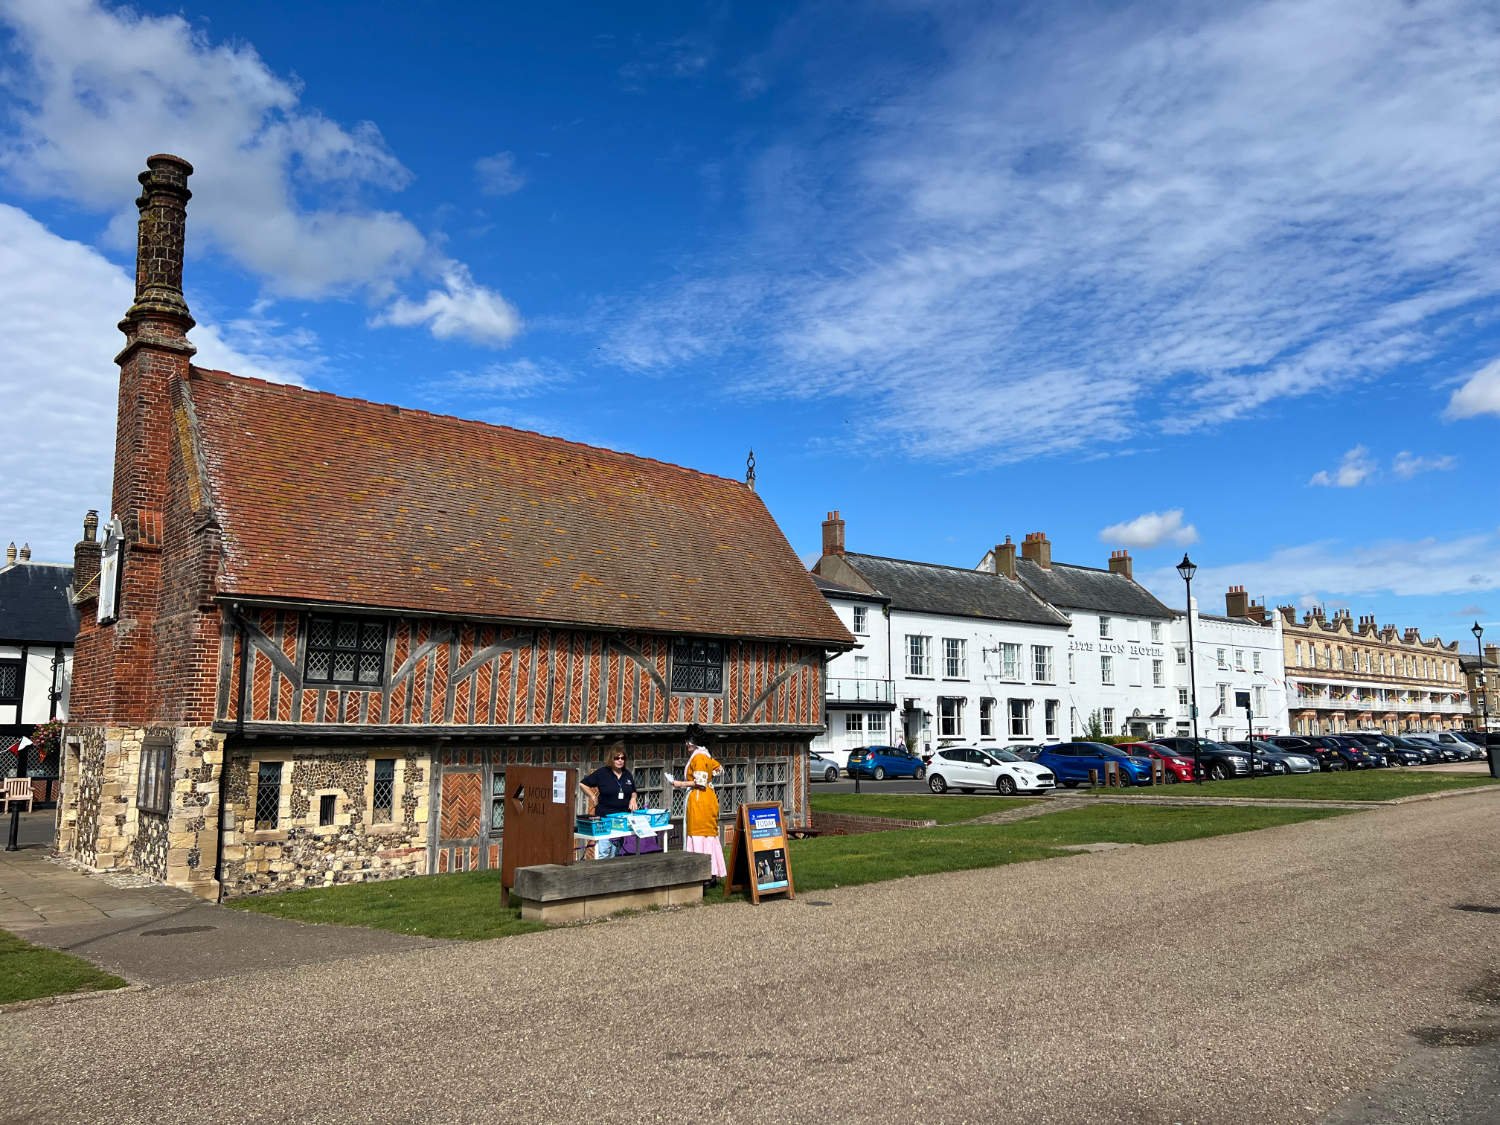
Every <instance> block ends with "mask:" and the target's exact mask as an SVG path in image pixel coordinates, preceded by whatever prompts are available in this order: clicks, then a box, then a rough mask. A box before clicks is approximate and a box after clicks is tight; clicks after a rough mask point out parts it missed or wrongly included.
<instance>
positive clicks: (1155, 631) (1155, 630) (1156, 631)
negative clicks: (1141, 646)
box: [1151, 621, 1161, 641]
mask: <svg viewBox="0 0 1500 1125" xmlns="http://www.w3.org/2000/svg"><path fill="white" fill-rule="evenodd" d="M1151 639H1152V640H1153V641H1160V640H1161V622H1160V621H1153V622H1151Z"/></svg>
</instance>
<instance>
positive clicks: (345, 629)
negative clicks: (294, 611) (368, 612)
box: [306, 617, 385, 687]
mask: <svg viewBox="0 0 1500 1125" xmlns="http://www.w3.org/2000/svg"><path fill="white" fill-rule="evenodd" d="M384 669H385V622H383V621H369V620H363V619H360V618H357V617H309V618H308V619H307V677H306V678H307V679H308V680H309V681H310V682H313V683H327V684H350V685H352V686H356V687H379V686H380V684H381V682H382V680H383V679H384Z"/></svg>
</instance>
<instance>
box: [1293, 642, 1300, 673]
mask: <svg viewBox="0 0 1500 1125" xmlns="http://www.w3.org/2000/svg"><path fill="white" fill-rule="evenodd" d="M1292 663H1293V664H1296V665H1297V666H1298V667H1299V668H1300V667H1301V666H1302V642H1301V641H1293V642H1292Z"/></svg>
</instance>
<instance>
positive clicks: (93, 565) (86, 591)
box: [73, 508, 104, 605]
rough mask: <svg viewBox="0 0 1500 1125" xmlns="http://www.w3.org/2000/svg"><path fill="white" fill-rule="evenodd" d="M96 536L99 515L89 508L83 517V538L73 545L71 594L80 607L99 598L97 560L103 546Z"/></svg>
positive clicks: (101, 553) (97, 533)
mask: <svg viewBox="0 0 1500 1125" xmlns="http://www.w3.org/2000/svg"><path fill="white" fill-rule="evenodd" d="M98 535H99V513H98V512H97V511H95V510H94V509H93V508H90V509H89V512H88V515H86V516H84V517H83V538H82V539H80V540H79V541H78V542H77V543H75V544H74V545H73V593H74V597H76V598H77V599H78V604H80V605H82V604H84V603H86V602H88V601H90V600H92V599H95V598H97V597H98V596H99V589H98V586H99V582H98V579H99V559H100V557H101V556H102V555H103V553H104V546H103V544H101V543H100V542H98Z"/></svg>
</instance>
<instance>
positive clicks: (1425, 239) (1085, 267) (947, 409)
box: [607, 0, 1500, 460]
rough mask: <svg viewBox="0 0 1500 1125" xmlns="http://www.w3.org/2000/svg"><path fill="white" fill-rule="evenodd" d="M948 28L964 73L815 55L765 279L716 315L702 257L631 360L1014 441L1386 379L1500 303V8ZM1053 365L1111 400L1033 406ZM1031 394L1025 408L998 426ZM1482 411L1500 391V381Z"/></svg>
mask: <svg viewBox="0 0 1500 1125" xmlns="http://www.w3.org/2000/svg"><path fill="white" fill-rule="evenodd" d="M976 11H977V12H980V13H982V14H980V15H976V14H975V13H976ZM827 18H828V19H829V20H834V19H835V18H836V17H834V16H831V15H830V16H828V17H827ZM870 18H871V19H877V18H891V17H890V16H889V9H886V10H885V16H884V17H882V16H881V15H880V14H879V13H877V14H876V15H872V16H871V17H870ZM895 18H905V16H904V15H898V16H897V17H895ZM924 19H929V20H931V21H932V26H936V27H938V28H939V29H940V34H941V36H942V47H943V49H944V50H943V53H942V57H943V59H944V60H945V61H944V63H943V64H942V65H941V66H939V67H936V68H934V69H932V70H929V71H923V72H911V73H903V74H901V75H900V76H899V77H893V76H892V75H891V72H890V68H889V60H888V59H885V58H872V59H870V60H868V67H867V69H866V70H865V71H863V72H861V73H858V74H856V76H855V77H853V78H850V77H849V76H848V73H847V68H846V67H840V68H828V69H829V70H831V71H833V73H824V72H822V71H819V72H818V73H816V74H811V73H808V74H803V75H801V77H803V78H804V79H805V80H806V81H808V82H809V83H810V84H811V89H810V95H809V100H810V101H813V102H814V103H815V104H819V105H822V106H826V107H827V116H826V118H823V119H819V120H817V121H815V122H813V123H811V124H809V126H808V127H807V129H806V134H805V137H804V138H801V139H800V140H799V138H795V137H794V138H784V139H782V140H781V141H780V142H779V143H778V144H777V145H776V146H775V147H774V148H772V149H769V150H767V151H766V152H765V153H764V154H763V156H762V158H761V160H760V162H759V164H758V166H757V167H756V168H755V170H754V171H753V173H752V174H751V176H750V177H749V183H748V185H747V189H748V192H749V201H750V213H751V214H752V216H753V221H752V223H751V224H750V225H749V227H748V228H747V229H746V230H745V232H744V237H743V239H742V240H741V241H740V242H739V243H738V244H736V245H735V246H734V247H733V248H732V250H731V251H730V252H728V253H726V254H725V255H724V256H723V257H722V258H721V259H720V262H719V265H721V266H722V267H723V268H722V269H721V270H720V271H718V272H719V276H720V277H730V278H733V279H734V287H735V289H736V291H737V292H739V293H740V294H742V295H744V299H743V300H742V301H740V302H738V303H737V304H736V305H733V306H731V307H730V309H729V310H727V311H726V309H725V308H724V307H722V306H720V305H717V304H716V303H715V302H716V298H717V287H716V285H715V282H716V280H717V278H716V277H715V276H713V271H712V270H711V269H709V270H705V269H704V268H703V267H702V266H701V265H695V266H694V267H692V269H691V271H690V272H689V275H688V276H686V277H685V278H684V279H683V282H682V284H681V286H680V288H679V289H678V290H677V291H676V292H673V293H668V294H665V295H658V296H656V297H653V298H649V299H647V300H646V301H645V302H643V304H642V306H641V307H640V308H639V309H637V310H636V314H635V315H634V316H631V317H627V318H624V320H623V321H621V322H618V323H616V324H614V325H613V326H612V328H611V332H610V337H609V345H610V347H609V349H607V351H608V354H614V355H616V356H618V357H621V358H623V359H625V361H626V362H628V363H630V364H631V365H633V366H637V367H641V366H656V367H671V366H675V365H679V364H685V363H690V362H692V361H693V360H694V359H696V358H698V357H699V356H702V355H711V354H716V353H718V352H721V351H724V350H727V349H739V350H741V351H743V352H744V354H745V356H746V357H747V359H748V366H749V367H751V368H753V369H754V370H753V373H752V374H751V375H750V376H748V377H747V379H746V385H747V387H754V388H758V389H759V390H760V391H761V392H762V393H770V394H776V395H784V396H792V397H796V396H805V395H807V394H809V393H818V394H822V395H848V396H851V397H856V398H859V399H861V400H864V401H865V402H867V403H869V404H871V406H872V409H871V413H874V414H877V415H879V416H881V417H883V418H886V419H888V422H887V425H888V426H889V427H890V428H891V429H893V430H894V431H896V432H897V433H898V434H899V435H900V436H901V438H902V441H903V444H904V445H906V446H907V448H908V449H912V450H921V451H923V452H926V453H934V454H938V455H947V456H954V457H958V456H963V457H971V456H973V455H975V454H976V453H983V454H984V455H985V456H986V457H988V458H991V459H994V460H1014V459H1017V458H1020V457H1029V456H1037V455H1051V454H1056V453H1059V452H1067V451H1071V450H1077V449H1080V448H1084V447H1087V446H1091V445H1094V444H1096V443H1097V442H1098V441H1099V440H1100V439H1101V437H1102V438H1103V439H1105V440H1108V439H1109V438H1110V437H1111V436H1112V435H1121V434H1126V433H1135V432H1140V430H1141V429H1142V428H1148V427H1153V428H1156V429H1157V430H1168V431H1179V432H1180V431H1184V430H1189V429H1194V428H1197V427H1201V426H1202V425H1204V424H1212V423H1216V422H1223V421H1226V420H1229V419H1232V418H1237V417H1241V416H1244V415H1246V414H1247V413H1249V412H1252V411H1254V410H1257V409H1258V408H1260V407H1262V406H1264V405H1265V404H1267V403H1270V402H1274V401H1276V400H1279V399H1285V398H1288V397H1293V396H1304V395H1310V394H1314V393H1320V392H1327V391H1331V390H1336V389H1339V388H1343V387H1347V386H1349V385H1352V384H1355V383H1358V382H1360V381H1364V380H1369V379H1372V378H1375V377H1377V376H1379V375H1381V374H1383V373H1386V372H1388V371H1390V370H1391V369H1392V368H1393V367H1395V366H1396V365H1398V364H1402V363H1409V362H1411V361H1413V360H1415V359H1418V358H1421V357H1424V356H1426V355H1427V354H1429V353H1430V352H1431V351H1432V349H1433V348H1434V347H1435V343H1434V341H1436V340H1438V339H1439V338H1440V337H1441V334H1442V332H1443V331H1444V329H1445V327H1446V326H1447V325H1449V324H1450V323H1451V322H1452V321H1453V320H1455V319H1456V318H1457V317H1459V316H1460V315H1462V314H1463V313H1464V312H1465V311H1467V310H1468V309H1469V308H1470V307H1473V306H1475V305H1483V304H1484V303H1487V302H1492V301H1493V300H1494V298H1495V297H1496V296H1497V295H1500V266H1497V264H1496V263H1495V261H1494V255H1493V254H1491V253H1490V252H1489V248H1490V247H1492V246H1493V245H1494V244H1495V242H1496V240H1497V238H1500V212H1497V211H1496V210H1495V208H1494V207H1493V205H1492V199H1491V197H1490V196H1491V193H1490V190H1489V187H1488V185H1490V184H1492V183H1493V182H1494V181H1495V179H1496V178H1497V177H1500V132H1497V131H1496V130H1495V129H1494V128H1493V121H1494V119H1495V117H1496V116H1497V115H1500V10H1497V9H1495V8H1494V7H1493V5H1490V4H1488V3H1484V2H1481V0H1432V2H1430V3H1426V4H1422V5H1411V4H1408V3H1405V2H1403V0H1295V2H1293V0H1261V2H1252V3H1247V4H1238V5H1217V4H1209V3H1192V2H1190V3H1188V4H1186V5H1166V6H1164V5H1136V6H1125V7H1123V8H1120V7H1118V6H1117V7H1116V8H1113V9H1111V10H1110V11H1108V12H1103V11H1099V10H1096V9H1094V8H1089V9H1087V11H1086V12H1085V11H1084V10H1082V9H1077V8H1076V7H1069V6H1066V5H1051V6H1046V7H1044V8H1037V9H1035V10H1034V11H1032V12H1031V14H1030V17H1029V18H1028V19H1027V20H1026V21H1017V20H1015V19H1013V18H1011V15H1010V14H1009V13H1001V11H1000V8H997V7H994V6H983V7H980V6H969V5H961V4H960V5H946V6H940V7H938V8H935V9H932V10H931V11H930V12H927V11H926V10H925V9H924ZM801 30H802V31H803V32H807V31H808V30H809V28H808V27H806V26H803V27H802V28H801ZM812 30H816V29H812ZM850 53H851V54H852V55H855V56H856V57H853V58H851V59H849V60H846V61H847V63H848V66H852V67H855V68H856V69H857V68H858V67H859V66H860V64H861V60H860V59H859V58H858V57H857V47H855V46H851V48H850ZM851 106H853V107H858V111H857V112H854V111H851V109H850V107H851ZM1414 294H1415V295H1414ZM744 309H753V310H755V313H756V315H754V316H737V315H729V314H732V313H734V312H735V311H737V310H744ZM1054 372H1065V373H1066V377H1067V380H1068V383H1069V384H1070V386H1073V387H1078V388H1082V389H1084V390H1086V391H1087V390H1089V389H1091V388H1095V387H1102V388H1105V389H1107V392H1108V397H1107V398H1106V399H1102V400H1085V401H1087V402H1088V407H1089V414H1090V417H1089V419H1088V424H1080V423H1079V422H1078V420H1077V419H1076V418H1075V417H1074V415H1073V414H1072V413H1071V412H1070V411H1068V410H1065V409H1053V410H1050V411H1049V410H1045V409H1044V410H1043V411H1042V412H1041V414H1040V415H1039V416H1038V417H1036V418H1033V417H1032V416H1031V415H1030V414H1029V413H1028V412H1029V411H1031V410H1032V409H1033V408H1034V407H1036V406H1037V405H1038V403H1039V400H1044V399H1045V395H1043V394H1039V393H1038V391H1037V387H1038V385H1039V384H1044V383H1045V380H1047V379H1048V378H1049V377H1050V376H1051V374H1052V373H1054ZM1492 384H1493V385H1492ZM1485 388H1488V390H1485V395H1490V396H1493V397H1485V396H1484V395H1481V394H1480V393H1479V392H1480V390H1484V389H1485ZM1057 397H1058V398H1062V397H1063V395H1062V393H1061V392H1060V393H1059V394H1058V396H1057ZM927 400H931V401H935V402H938V403H941V404H942V406H941V408H938V409H932V410H924V409H922V408H921V406H920V403H921V402H923V401H927ZM971 402H972V403H974V404H975V405H976V406H977V409H975V410H973V411H970V410H967V409H962V410H958V411H955V409H954V408H955V407H956V406H960V405H966V404H968V403H971ZM1006 403H1010V404H1012V406H1013V409H1012V410H1011V411H1010V413H1009V418H1010V419H1012V420H1013V419H1015V418H1021V417H1024V418H1026V425H1025V426H1020V427H1018V426H1015V425H1006V426H996V425H994V420H995V417H996V416H997V414H1001V413H1002V412H1003V411H1004V406H1005V404H1006ZM1486 403H1487V404H1488V406H1485V404H1486ZM914 404H917V406H916V408H915V409H913V406H914ZM1042 404H1043V405H1044V406H1045V402H1044V401H1043V403H1042ZM1455 404H1456V405H1455V407H1454V409H1455V410H1456V411H1459V412H1462V411H1463V410H1472V409H1474V408H1475V406H1476V405H1478V406H1483V407H1484V408H1486V409H1488V408H1489V407H1493V406H1496V404H1500V376H1495V375H1492V376H1487V377H1486V379H1485V380H1484V381H1483V386H1482V387H1478V388H1476V389H1474V390H1466V391H1464V392H1460V395H1459V396H1455ZM886 436H887V437H889V436H890V435H886Z"/></svg>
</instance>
